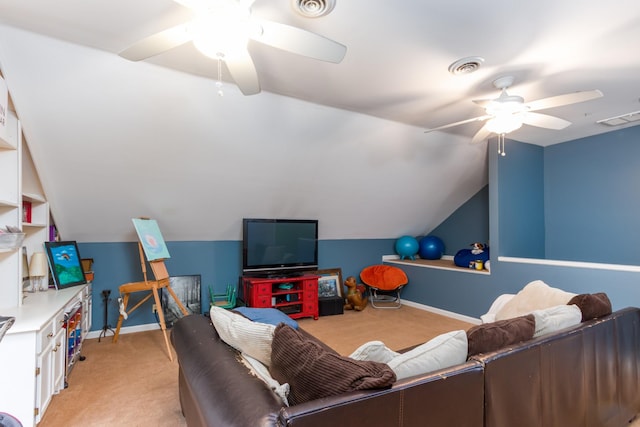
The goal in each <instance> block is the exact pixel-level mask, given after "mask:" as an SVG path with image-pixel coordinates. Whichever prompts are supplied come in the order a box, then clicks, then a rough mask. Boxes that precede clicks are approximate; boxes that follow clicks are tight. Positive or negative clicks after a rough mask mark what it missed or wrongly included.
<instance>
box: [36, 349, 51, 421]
mask: <svg viewBox="0 0 640 427" xmlns="http://www.w3.org/2000/svg"><path fill="white" fill-rule="evenodd" d="M54 348H55V345H54V344H53V341H51V342H50V343H49V345H48V346H47V347H46V348H45V349H44V350H43V351H42V353H40V354H39V355H38V357H37V359H36V367H37V368H36V402H35V403H36V423H38V422H40V419H41V418H42V416H43V415H44V411H45V410H46V409H47V406H49V402H51V397H52V396H53V359H54V354H55V353H54V351H53V349H54Z"/></svg>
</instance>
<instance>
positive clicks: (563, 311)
mask: <svg viewBox="0 0 640 427" xmlns="http://www.w3.org/2000/svg"><path fill="white" fill-rule="evenodd" d="M531 314H533V317H534V318H535V319H536V330H535V332H534V333H533V337H534V338H535V337H540V336H542V335H546V334H550V333H552V332H556V331H559V330H560V329H564V328H568V327H569V326H575V325H578V324H580V322H581V321H582V312H581V311H580V309H579V308H578V306H577V305H556V306H555V307H549V308H545V309H544V310H534V311H533V312H532V313H531Z"/></svg>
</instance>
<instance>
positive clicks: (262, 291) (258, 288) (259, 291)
mask: <svg viewBox="0 0 640 427" xmlns="http://www.w3.org/2000/svg"><path fill="white" fill-rule="evenodd" d="M253 292H255V293H256V295H267V294H268V295H271V284H270V283H260V284H258V285H253Z"/></svg>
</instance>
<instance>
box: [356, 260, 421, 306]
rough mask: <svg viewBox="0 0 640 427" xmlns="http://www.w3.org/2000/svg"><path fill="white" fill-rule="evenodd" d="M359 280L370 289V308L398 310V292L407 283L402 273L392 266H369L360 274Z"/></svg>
mask: <svg viewBox="0 0 640 427" xmlns="http://www.w3.org/2000/svg"><path fill="white" fill-rule="evenodd" d="M360 279H361V280H362V283H364V284H365V285H367V286H369V288H371V296H370V297H369V301H371V306H372V307H374V308H400V306H401V305H402V301H401V300H400V292H401V291H402V288H403V287H404V286H405V285H406V284H407V283H409V279H408V278H407V275H406V274H405V273H404V271H402V270H401V269H399V268H398V267H394V266H392V265H383V264H380V265H371V266H369V267H365V268H364V269H363V270H362V271H361V272H360ZM376 304H377V305H376Z"/></svg>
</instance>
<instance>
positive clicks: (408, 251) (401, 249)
mask: <svg viewBox="0 0 640 427" xmlns="http://www.w3.org/2000/svg"><path fill="white" fill-rule="evenodd" d="M419 249H420V245H419V244H418V240H416V238H415V237H411V236H402V237H400V238H399V239H398V240H396V253H397V254H398V255H400V259H405V258H409V259H415V256H416V254H417V253H418V250H419Z"/></svg>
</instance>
